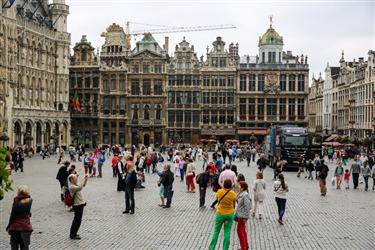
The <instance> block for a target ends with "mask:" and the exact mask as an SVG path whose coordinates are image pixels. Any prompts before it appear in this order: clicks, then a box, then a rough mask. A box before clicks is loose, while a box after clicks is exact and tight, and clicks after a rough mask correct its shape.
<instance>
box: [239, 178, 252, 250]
mask: <svg viewBox="0 0 375 250" xmlns="http://www.w3.org/2000/svg"><path fill="white" fill-rule="evenodd" d="M238 190H239V194H238V197H237V209H236V214H235V220H236V221H237V223H238V225H237V235H238V239H239V240H240V246H241V250H247V249H249V243H248V241H247V232H246V222H247V220H248V219H249V213H250V209H251V202H250V196H249V191H248V185H247V183H246V182H244V181H240V182H238Z"/></svg>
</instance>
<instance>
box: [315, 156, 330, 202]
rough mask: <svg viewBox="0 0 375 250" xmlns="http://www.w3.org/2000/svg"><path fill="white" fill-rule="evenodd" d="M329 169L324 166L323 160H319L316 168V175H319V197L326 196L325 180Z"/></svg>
mask: <svg viewBox="0 0 375 250" xmlns="http://www.w3.org/2000/svg"><path fill="white" fill-rule="evenodd" d="M328 171H329V168H328V166H327V165H326V164H324V159H321V160H320V167H319V168H318V175H319V186H320V195H321V196H326V194H327V186H326V185H327V183H326V179H327V176H328Z"/></svg>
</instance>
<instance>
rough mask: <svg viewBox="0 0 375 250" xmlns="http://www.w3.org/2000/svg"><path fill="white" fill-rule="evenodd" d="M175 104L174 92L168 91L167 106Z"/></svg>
mask: <svg viewBox="0 0 375 250" xmlns="http://www.w3.org/2000/svg"><path fill="white" fill-rule="evenodd" d="M175 102H176V95H175V92H173V91H169V92H168V104H174V103H175Z"/></svg>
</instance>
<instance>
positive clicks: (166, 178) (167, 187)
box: [160, 164, 174, 208]
mask: <svg viewBox="0 0 375 250" xmlns="http://www.w3.org/2000/svg"><path fill="white" fill-rule="evenodd" d="M173 181H174V176H173V173H172V171H171V166H170V165H168V164H167V165H165V166H164V171H163V173H162V174H161V180H160V182H161V183H162V184H163V186H164V197H165V198H166V199H167V204H166V205H165V206H163V208H170V207H171V203H172V197H173V190H172V188H173Z"/></svg>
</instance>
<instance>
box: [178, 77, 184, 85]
mask: <svg viewBox="0 0 375 250" xmlns="http://www.w3.org/2000/svg"><path fill="white" fill-rule="evenodd" d="M182 85H184V76H183V75H177V86H182Z"/></svg>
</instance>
